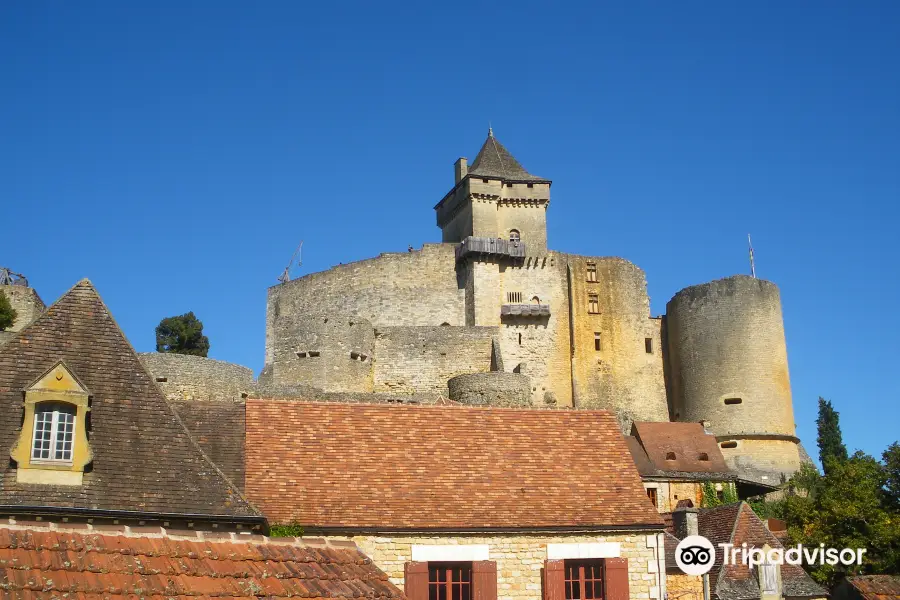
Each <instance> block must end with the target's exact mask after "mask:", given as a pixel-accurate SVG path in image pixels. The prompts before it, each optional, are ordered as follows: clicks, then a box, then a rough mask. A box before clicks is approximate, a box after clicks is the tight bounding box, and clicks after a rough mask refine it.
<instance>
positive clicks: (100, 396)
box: [0, 280, 258, 517]
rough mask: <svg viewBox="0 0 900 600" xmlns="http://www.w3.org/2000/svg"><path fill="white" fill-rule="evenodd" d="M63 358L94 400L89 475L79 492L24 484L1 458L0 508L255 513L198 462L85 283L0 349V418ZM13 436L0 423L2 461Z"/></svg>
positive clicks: (8, 424)
mask: <svg viewBox="0 0 900 600" xmlns="http://www.w3.org/2000/svg"><path fill="white" fill-rule="evenodd" d="M60 360H64V361H65V362H66V364H67V365H68V366H69V367H70V368H71V370H72V372H73V373H74V374H75V376H76V377H78V378H79V379H80V380H81V381H82V382H83V383H84V384H85V385H86V387H87V388H88V389H89V390H90V391H91V394H92V398H91V435H90V445H91V449H92V451H93V455H94V460H93V463H92V469H91V470H90V472H87V473H85V475H84V483H83V485H81V486H46V485H40V486H37V485H23V484H19V483H17V481H16V469H15V467H14V466H8V465H7V463H8V462H9V461H6V460H4V462H3V467H2V469H0V506H3V505H11V506H52V507H71V508H79V509H94V510H127V511H137V512H142V513H167V514H194V515H223V516H227V517H236V516H254V515H258V513H257V511H256V510H255V509H254V508H253V507H252V506H251V505H250V504H249V503H247V501H246V500H245V499H244V498H243V496H242V495H241V494H240V491H239V490H238V489H236V487H235V486H234V485H232V484H231V482H229V481H228V480H227V479H226V477H225V476H223V475H222V473H221V472H220V471H219V470H218V469H217V467H216V466H215V465H214V464H213V463H212V462H211V461H210V460H209V459H207V458H206V457H205V456H204V455H203V453H202V452H201V450H200V448H199V447H198V446H197V445H196V444H195V442H194V440H193V439H192V438H191V436H190V435H189V433H188V431H187V430H186V429H185V427H184V426H183V425H182V424H181V422H180V421H179V419H178V416H177V415H176V414H175V412H174V411H173V409H172V408H171V407H170V406H169V405H168V403H167V402H166V400H165V398H164V397H163V395H162V393H161V392H160V391H159V388H157V386H156V384H155V383H154V382H153V380H152V379H151V377H150V376H149V375H148V374H147V372H146V371H145V370H144V368H143V366H142V364H141V362H140V361H139V360H138V358H137V355H136V354H135V352H134V349H133V348H132V347H131V345H130V344H129V343H128V340H127V339H126V338H125V336H124V335H123V334H122V332H121V330H120V329H119V327H118V325H116V323H115V321H114V320H113V318H112V315H111V314H110V313H109V311H108V310H107V308H106V306H105V305H104V304H103V301H102V300H101V299H100V296H99V295H98V294H97V292H96V290H95V289H94V287H93V286H92V285H91V283H90V282H89V281H87V280H83V281H81V282H79V283H78V284H77V285H75V286H74V287H73V288H72V289H71V290H69V291H68V292H67V293H66V294H65V295H63V296H62V297H61V298H60V299H59V300H58V301H57V302H56V303H54V304H53V305H52V306H51V307H50V308H48V309H47V310H46V311H45V312H44V313H43V314H42V315H41V316H40V317H39V318H38V319H37V320H36V321H34V322H33V323H31V325H29V326H28V327H26V328H25V329H23V330H22V331H21V332H19V333H17V334H16V337H14V338H12V339H11V340H10V341H8V342H7V343H6V344H4V345H3V346H2V347H0V413H2V414H6V415H11V414H19V413H20V412H21V410H22V405H23V390H24V389H25V387H27V386H28V385H29V384H31V383H32V382H33V381H34V380H35V379H37V377H39V376H40V375H41V374H42V373H44V372H45V371H46V370H47V369H49V368H50V367H52V366H53V365H55V364H56V363H57V362H58V361H60ZM19 431H20V429H19V423H18V421H17V420H15V419H0V451H2V452H4V453H5V454H6V456H9V452H10V450H11V448H12V447H13V445H14V443H15V442H16V440H17V438H18V436H19Z"/></svg>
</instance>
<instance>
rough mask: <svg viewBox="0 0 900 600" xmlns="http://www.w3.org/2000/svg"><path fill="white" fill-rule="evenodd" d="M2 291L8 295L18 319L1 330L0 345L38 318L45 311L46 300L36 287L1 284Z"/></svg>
mask: <svg viewBox="0 0 900 600" xmlns="http://www.w3.org/2000/svg"><path fill="white" fill-rule="evenodd" d="M0 293H2V294H4V295H5V296H6V299H7V300H9V303H10V305H11V306H12V307H13V309H14V310H15V311H16V321H15V322H14V323H13V324H12V326H11V327H9V328H7V329H6V330H4V331H0V345H2V344H3V343H4V342H6V341H7V340H9V339H11V338H12V337H13V335H14V334H15V333H16V332H18V331H22V329H23V328H24V327H25V326H26V325H28V324H29V323H31V322H32V321H34V320H35V319H37V318H38V317H39V316H40V315H41V313H42V312H44V308H45V306H44V302H43V301H42V300H41V298H40V296H38V294H37V292H36V291H35V290H34V288H30V287H27V286H24V285H0Z"/></svg>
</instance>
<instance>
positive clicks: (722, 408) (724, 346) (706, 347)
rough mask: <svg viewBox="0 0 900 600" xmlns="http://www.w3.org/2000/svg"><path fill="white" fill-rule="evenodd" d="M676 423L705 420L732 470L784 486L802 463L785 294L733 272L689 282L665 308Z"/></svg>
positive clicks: (670, 382)
mask: <svg viewBox="0 0 900 600" xmlns="http://www.w3.org/2000/svg"><path fill="white" fill-rule="evenodd" d="M666 334H667V338H668V349H669V355H668V367H669V384H670V392H671V396H672V400H673V401H672V412H673V415H672V416H673V417H674V419H675V420H677V421H707V422H708V427H709V430H710V431H711V432H712V433H713V434H715V436H716V438H717V439H718V440H719V443H720V446H721V447H722V453H723V454H724V455H725V457H726V459H727V460H728V461H729V463H730V464H731V466H732V468H734V469H735V470H737V471H739V472H742V474H743V475H744V476H746V477H748V478H752V479H755V480H758V481H761V482H764V483H772V484H777V483H779V481H778V479H780V478H781V474H785V475H790V474H791V473H793V472H794V471H796V470H797V469H798V468H799V466H800V457H799V452H798V447H797V443H798V440H797V438H796V437H795V435H794V433H795V431H794V410H793V405H792V403H791V384H790V378H789V376H788V362H787V347H786V344H785V338H784V322H783V319H782V314H781V298H780V295H779V293H778V287H777V286H776V285H775V284H774V283H771V282H768V281H763V280H761V279H756V278H753V277H748V276H744V275H736V276H734V277H728V278H726V279H720V280H717V281H713V282H710V283H704V284H701V285H696V286H691V287H688V288H685V289H683V290H681V291H680V292H678V293H677V294H675V296H674V297H673V298H672V299H671V300H670V301H669V303H668V304H667V305H666Z"/></svg>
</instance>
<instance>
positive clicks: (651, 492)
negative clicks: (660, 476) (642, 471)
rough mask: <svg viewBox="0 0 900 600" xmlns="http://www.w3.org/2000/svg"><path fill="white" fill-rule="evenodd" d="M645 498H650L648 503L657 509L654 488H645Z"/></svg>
mask: <svg viewBox="0 0 900 600" xmlns="http://www.w3.org/2000/svg"><path fill="white" fill-rule="evenodd" d="M647 497H648V498H650V502H652V503H653V508H658V507H659V504H658V503H657V498H656V488H647Z"/></svg>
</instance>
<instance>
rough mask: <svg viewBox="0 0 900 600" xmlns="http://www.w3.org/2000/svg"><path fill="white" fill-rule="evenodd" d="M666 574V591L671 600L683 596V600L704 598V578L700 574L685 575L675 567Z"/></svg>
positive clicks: (701, 599)
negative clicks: (673, 570)
mask: <svg viewBox="0 0 900 600" xmlns="http://www.w3.org/2000/svg"><path fill="white" fill-rule="evenodd" d="M669 568H670V572H669V573H667V574H666V591H667V592H668V593H669V599H670V600H676V599H678V598H681V599H682V600H703V578H702V577H701V576H700V575H685V574H684V573H682V572H681V571H679V570H678V567H677V566H676V567H675V572H674V573H673V572H671V568H672V565H669Z"/></svg>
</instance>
